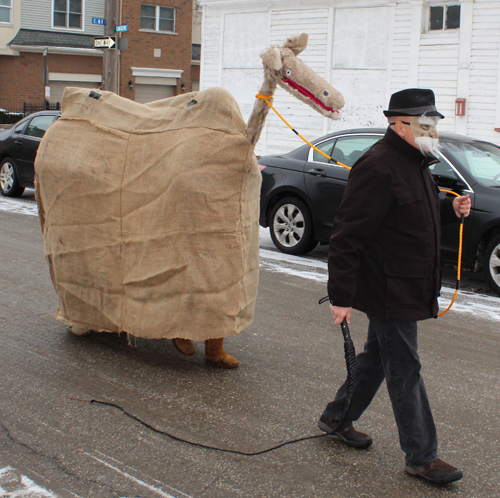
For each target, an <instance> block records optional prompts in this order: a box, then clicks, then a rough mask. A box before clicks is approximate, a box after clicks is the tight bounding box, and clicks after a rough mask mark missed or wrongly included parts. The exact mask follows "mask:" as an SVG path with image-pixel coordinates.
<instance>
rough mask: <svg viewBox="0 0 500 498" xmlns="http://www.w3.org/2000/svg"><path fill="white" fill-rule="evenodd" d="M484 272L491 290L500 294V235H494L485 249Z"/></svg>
mask: <svg viewBox="0 0 500 498" xmlns="http://www.w3.org/2000/svg"><path fill="white" fill-rule="evenodd" d="M483 274H484V279H485V280H486V283H487V284H488V285H489V286H490V288H491V290H493V291H494V292H496V293H497V294H498V295H500V235H496V236H495V237H493V238H492V239H491V240H490V241H489V242H488V244H487V246H486V248H485V250H484V253H483Z"/></svg>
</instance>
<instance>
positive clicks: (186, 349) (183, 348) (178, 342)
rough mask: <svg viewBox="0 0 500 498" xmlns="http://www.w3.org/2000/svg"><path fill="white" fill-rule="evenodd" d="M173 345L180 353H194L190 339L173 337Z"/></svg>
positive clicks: (190, 354) (187, 354)
mask: <svg viewBox="0 0 500 498" xmlns="http://www.w3.org/2000/svg"><path fill="white" fill-rule="evenodd" d="M173 342H174V346H175V347H176V348H177V350H178V351H180V352H181V353H182V354H185V355H186V356H192V355H194V346H193V343H192V342H191V340H190V339H179V338H175V339H173Z"/></svg>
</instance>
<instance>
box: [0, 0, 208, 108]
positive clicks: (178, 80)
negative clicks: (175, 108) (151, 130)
mask: <svg viewBox="0 0 500 498" xmlns="http://www.w3.org/2000/svg"><path fill="white" fill-rule="evenodd" d="M104 13H105V0H46V1H44V2H40V1H37V0H3V1H2V2H1V3H0V108H6V109H19V108H21V107H22V106H23V103H39V104H42V103H43V102H44V97H45V95H44V93H45V81H46V86H48V87H50V97H48V99H47V100H48V101H49V102H50V103H56V102H60V101H61V99H62V93H63V91H64V88H65V87H66V86H79V87H87V88H98V87H100V86H101V84H102V81H103V80H102V73H103V50H115V49H95V48H94V38H95V37H101V36H103V35H104V29H105V28H104V26H103V25H102V24H100V23H102V22H103V21H102V20H103V19H104V17H105V15H104ZM192 20H193V0H144V2H140V1H135V0H123V1H122V2H121V12H120V24H124V25H125V24H126V25H128V30H127V31H126V32H122V33H120V34H117V35H116V36H117V37H118V38H119V37H121V38H122V39H124V38H127V39H128V40H127V41H128V47H127V48H126V49H122V50H119V51H118V57H117V59H118V63H117V68H116V70H117V72H118V81H119V91H118V93H119V94H120V95H122V96H123V97H127V98H130V99H132V100H136V101H138V102H143V103H144V102H149V101H152V100H158V99H161V98H165V97H169V96H172V95H177V94H179V93H182V92H184V91H185V92H187V91H191V88H192V83H191V74H192V72H193V74H194V75H195V77H196V74H197V71H198V72H199V57H198V61H194V63H193V68H192V52H196V50H193V48H192V47H193V45H192ZM110 28H111V29H113V28H112V27H110V26H108V27H107V29H108V30H109V29H110ZM44 68H45V69H44ZM44 74H45V80H44Z"/></svg>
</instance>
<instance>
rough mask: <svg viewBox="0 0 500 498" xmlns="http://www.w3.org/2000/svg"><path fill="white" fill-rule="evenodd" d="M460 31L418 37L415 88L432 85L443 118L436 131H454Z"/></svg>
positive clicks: (433, 33) (431, 33) (432, 33)
mask: <svg viewBox="0 0 500 498" xmlns="http://www.w3.org/2000/svg"><path fill="white" fill-rule="evenodd" d="M458 52H459V31H458V30H453V31H451V32H449V33H448V32H437V33H435V32H430V33H426V34H423V35H422V37H421V39H420V53H419V67H418V87H419V88H432V90H434V94H435V95H436V107H437V108H438V110H439V112H441V114H444V116H445V119H443V120H442V121H440V123H439V130H442V131H448V132H452V133H453V132H455V99H456V98H457V82H458Z"/></svg>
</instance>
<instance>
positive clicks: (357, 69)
mask: <svg viewBox="0 0 500 498" xmlns="http://www.w3.org/2000/svg"><path fill="white" fill-rule="evenodd" d="M390 22H391V10H390V9H389V8H388V7H372V8H368V7H357V8H343V9H336V11H335V18H334V23H333V61H332V66H331V67H332V70H331V71H332V82H333V86H334V87H336V88H337V89H338V90H339V91H340V92H341V93H342V95H343V96H344V98H345V101H346V105H345V107H344V109H343V117H342V119H341V120H340V121H329V123H328V125H329V126H328V129H329V130H342V129H345V128H359V127H364V126H385V125H386V123H387V122H386V120H385V118H384V116H383V114H382V109H384V108H385V107H384V106H385V105H386V100H387V94H388V85H387V81H388V71H389V61H390V52H389V48H390V47H391V46H392V45H391V43H392V37H391V36H389V30H388V29H376V30H374V29H371V27H372V26H388V25H389V23H390Z"/></svg>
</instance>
